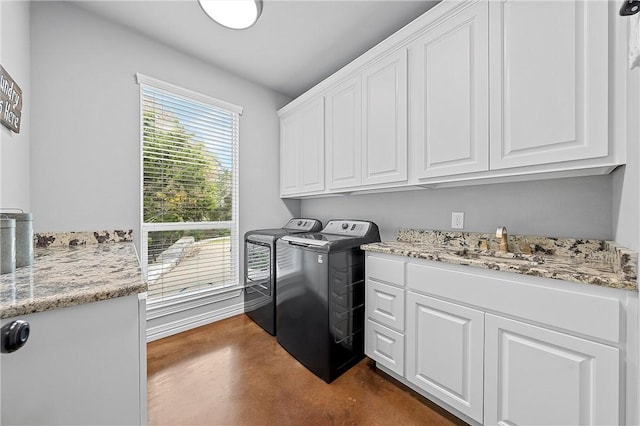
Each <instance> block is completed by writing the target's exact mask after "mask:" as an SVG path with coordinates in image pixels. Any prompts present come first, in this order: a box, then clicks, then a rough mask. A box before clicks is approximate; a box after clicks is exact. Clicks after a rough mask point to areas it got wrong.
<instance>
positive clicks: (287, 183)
mask: <svg viewBox="0 0 640 426" xmlns="http://www.w3.org/2000/svg"><path fill="white" fill-rule="evenodd" d="M294 118H295V117H288V118H287V119H284V120H282V122H281V124H280V134H281V136H280V194H281V195H288V194H295V193H298V192H299V191H300V163H299V162H298V157H299V150H298V141H299V140H300V138H301V137H302V123H301V122H300V121H299V120H295V119H294Z"/></svg>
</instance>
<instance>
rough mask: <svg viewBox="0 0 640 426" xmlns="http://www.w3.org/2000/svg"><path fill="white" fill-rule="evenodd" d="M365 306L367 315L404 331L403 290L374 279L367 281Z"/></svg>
mask: <svg viewBox="0 0 640 426" xmlns="http://www.w3.org/2000/svg"><path fill="white" fill-rule="evenodd" d="M366 288H367V289H366V293H365V306H366V308H367V317H368V318H371V319H372V320H374V321H376V322H378V323H380V324H382V325H386V326H387V327H390V328H393V329H394V330H397V331H400V332H403V331H404V290H403V289H401V288H398V287H393V286H390V285H386V284H381V283H377V282H375V281H367V284H366Z"/></svg>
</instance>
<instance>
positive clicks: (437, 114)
mask: <svg viewBox="0 0 640 426" xmlns="http://www.w3.org/2000/svg"><path fill="white" fill-rule="evenodd" d="M409 55H410V58H411V60H410V70H409V73H410V85H411V92H410V96H409V98H410V100H409V102H410V105H411V132H412V133H411V136H412V139H411V140H412V142H411V149H412V151H411V153H412V155H411V157H412V161H413V163H412V166H413V169H412V170H413V173H414V174H415V175H414V176H413V177H414V178H418V179H423V178H431V177H436V176H448V175H455V174H460V173H470V172H479V171H486V170H488V169H489V130H488V126H489V75H488V74H489V46H488V4H487V3H486V2H476V3H475V4H473V5H471V6H469V7H468V8H466V9H464V10H463V11H461V12H459V13H457V14H455V15H454V16H452V17H451V18H450V19H448V20H446V21H444V22H442V23H439V24H437V25H434V26H432V27H431V28H430V29H429V30H427V31H426V32H425V33H424V35H423V36H422V37H420V38H419V39H418V40H416V41H415V42H414V43H413V44H412V45H411V46H410V49H409Z"/></svg>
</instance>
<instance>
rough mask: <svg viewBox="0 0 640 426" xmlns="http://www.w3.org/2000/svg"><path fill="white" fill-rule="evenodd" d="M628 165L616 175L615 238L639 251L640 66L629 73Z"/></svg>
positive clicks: (627, 88) (614, 200)
mask: <svg viewBox="0 0 640 426" xmlns="http://www.w3.org/2000/svg"><path fill="white" fill-rule="evenodd" d="M627 77H628V78H627V86H626V92H627V93H628V94H629V95H630V96H629V97H628V98H627V116H626V121H623V122H622V124H621V126H625V127H626V137H627V139H628V143H627V165H626V166H625V167H622V168H620V169H619V170H616V171H615V172H614V176H613V184H614V185H613V189H614V191H613V206H614V209H613V230H614V237H613V238H614V239H615V241H617V242H618V243H620V244H621V245H622V246H625V247H629V248H631V249H633V250H636V251H638V250H640V242H639V240H640V122H639V120H638V117H640V69H638V68H636V69H634V70H633V71H630V72H628V74H627Z"/></svg>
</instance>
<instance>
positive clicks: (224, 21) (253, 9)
mask: <svg viewBox="0 0 640 426" xmlns="http://www.w3.org/2000/svg"><path fill="white" fill-rule="evenodd" d="M198 3H200V6H201V7H202V10H204V12H205V13H206V14H207V15H209V17H210V18H211V19H213V20H214V21H216V22H217V23H218V24H220V25H222V26H224V27H227V28H231V29H233V30H244V29H245V28H249V27H250V26H252V25H253V24H255V23H256V21H257V20H258V18H259V17H260V14H261V13H262V0H198Z"/></svg>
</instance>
